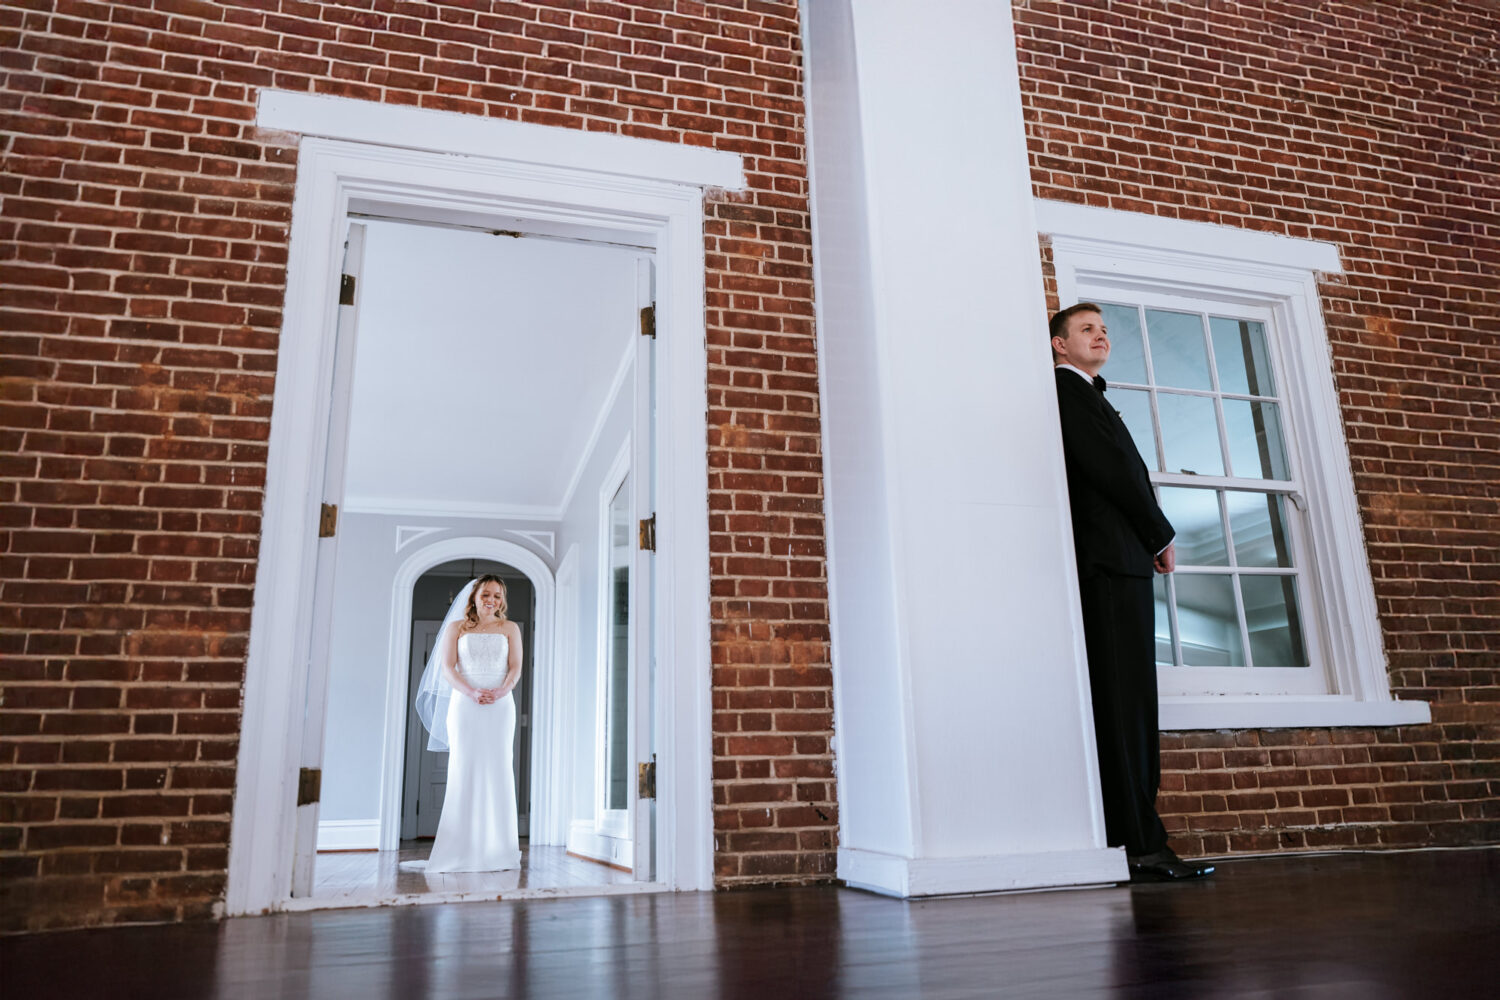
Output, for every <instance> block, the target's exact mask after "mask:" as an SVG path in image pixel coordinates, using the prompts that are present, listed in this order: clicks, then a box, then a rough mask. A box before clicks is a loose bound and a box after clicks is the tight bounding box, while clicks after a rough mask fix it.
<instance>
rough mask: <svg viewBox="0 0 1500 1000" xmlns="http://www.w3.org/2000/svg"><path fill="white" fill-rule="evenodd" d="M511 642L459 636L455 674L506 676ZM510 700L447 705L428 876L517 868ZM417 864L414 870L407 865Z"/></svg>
mask: <svg viewBox="0 0 1500 1000" xmlns="http://www.w3.org/2000/svg"><path fill="white" fill-rule="evenodd" d="M509 655H510V640H508V639H507V638H506V637H505V636H503V635H500V634H498V633H492V632H469V633H465V634H464V635H461V636H459V637H458V669H459V672H460V673H462V674H463V676H464V679H465V680H467V681H468V682H469V683H470V684H472V685H473V686H474V687H477V688H493V687H498V686H499V685H500V682H501V681H503V680H504V679H505V671H506V662H507V660H508V659H509ZM515 734H516V703H515V699H513V698H512V697H511V696H510V695H509V694H507V695H506V696H505V697H504V698H501V699H500V700H499V701H496V702H494V703H493V704H489V705H481V704H479V703H478V702H476V701H474V700H473V699H471V698H465V697H463V696H462V695H460V694H457V693H455V694H454V695H453V697H452V698H451V699H450V700H449V703H448V787H447V790H446V791H445V792H444V795H443V814H442V816H441V817H440V818H439V819H438V829H437V839H436V840H434V841H433V844H432V854H431V855H429V856H428V858H427V865H426V871H427V873H428V874H429V875H432V874H438V873H440V872H493V871H502V870H504V869H507V868H519V867H521V846H520V836H519V834H518V828H517V824H516V782H515V776H514V774H513V773H512V771H511V744H512V742H513V741H514V739H515ZM413 867H415V866H413Z"/></svg>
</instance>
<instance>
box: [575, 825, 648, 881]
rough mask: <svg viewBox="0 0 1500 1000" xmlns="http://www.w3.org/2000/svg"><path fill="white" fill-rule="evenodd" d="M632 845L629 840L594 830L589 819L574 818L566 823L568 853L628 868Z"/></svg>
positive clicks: (631, 857)
mask: <svg viewBox="0 0 1500 1000" xmlns="http://www.w3.org/2000/svg"><path fill="white" fill-rule="evenodd" d="M634 847H635V845H634V844H633V843H632V842H631V841H628V840H621V839H620V838H619V837H609V836H605V835H604V834H602V833H600V832H599V831H597V830H595V829H594V824H593V822H592V821H591V820H586V819H575V820H574V821H573V822H571V823H569V824H568V853H569V854H576V855H578V856H579V857H581V858H590V859H592V860H594V861H602V862H604V863H605V864H607V865H614V866H615V867H616V868H624V869H627V870H630V869H631V868H633V865H632V861H633V860H634Z"/></svg>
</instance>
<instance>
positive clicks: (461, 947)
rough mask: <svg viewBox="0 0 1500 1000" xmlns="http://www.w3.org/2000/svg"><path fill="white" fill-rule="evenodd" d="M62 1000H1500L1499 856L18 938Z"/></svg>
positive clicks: (17, 977) (4, 983)
mask: <svg viewBox="0 0 1500 1000" xmlns="http://www.w3.org/2000/svg"><path fill="white" fill-rule="evenodd" d="M0 995H3V996H5V997H7V998H9V997H15V998H18V1000H19V998H26V1000H33V998H36V1000H42V998H50V997H89V998H115V997H140V998H151V1000H169V998H175V997H194V998H197V997H216V998H218V997H222V998H240V997H278V998H282V997H288V998H289V997H319V998H332V997H356V998H359V1000H387V998H389V1000H396V998H402V1000H404V998H408V997H413V998H415V997H578V998H588V1000H597V998H610V997H631V998H634V997H639V998H651V1000H654V998H658V997H662V998H666V997H672V998H675V997H695V998H696V997H707V998H718V997H724V998H740V997H744V998H756V1000H792V998H801V997H891V998H908V997H933V998H938V997H1059V998H1076V997H1093V996H1122V997H1152V998H1157V997H1193V998H1198V997H1264V998H1282V997H1317V998H1326V997H1332V998H1344V997H1348V998H1357V1000H1379V998H1386V997H1421V998H1443V1000H1453V998H1464V997H1489V998H1493V997H1497V996H1500V850H1473V851H1445V852H1436V851H1434V852H1423V853H1414V854H1383V855H1342V856H1330V857H1316V858H1312V857H1309V858H1268V859H1254V860H1240V861H1232V862H1228V863H1225V864H1223V865H1222V866H1221V867H1220V869H1219V876H1218V877H1217V878H1215V879H1214V880H1212V881H1208V882H1203V883H1193V884H1186V885H1146V886H1134V887H1130V888H1115V889H1090V890H1080V891H1074V892H1050V893H1031V894H1020V895H1009V896H989V897H980V898H968V899H945V900H934V901H928V902H916V903H908V902H902V901H899V900H893V899H885V898H882V897H879V896H873V895H869V894H866V893H862V892H856V891H851V890H847V889H833V888H805V889H768V890H750V891H743V892H733V893H717V894H715V893H691V894H676V895H674V894H661V895H648V896H628V897H612V898H591V899H566V900H547V901H531V902H512V903H458V904H448V905H436V906H408V907H399V908H388V909H371V910H331V911H322V912H315V913H298V914H286V915H281V916H273V917H256V918H243V919H238V920H230V921H226V922H224V923H222V924H218V925H196V926H174V927H140V928H123V929H117V930H99V931H77V932H70V933H62V934H49V935H37V936H33V937H22V938H8V939H3V940H0Z"/></svg>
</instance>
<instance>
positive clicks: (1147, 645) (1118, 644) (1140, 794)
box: [1079, 573, 1167, 854]
mask: <svg viewBox="0 0 1500 1000" xmlns="http://www.w3.org/2000/svg"><path fill="white" fill-rule="evenodd" d="M1079 595H1080V596H1081V597H1082V600H1083V636H1084V642H1085V643H1086V644H1087V646H1088V656H1089V688H1090V690H1091V691H1092V693H1093V699H1094V735H1095V739H1096V741H1097V743H1098V746H1099V778H1100V781H1101V783H1102V784H1103V786H1104V825H1105V831H1106V833H1107V836H1108V839H1109V843H1110V846H1112V847H1116V846H1124V848H1125V851H1126V853H1127V854H1152V853H1154V852H1156V851H1159V850H1161V849H1162V848H1164V847H1166V846H1167V831H1166V829H1165V828H1164V827H1163V826H1162V824H1161V817H1159V816H1158V815H1157V814H1156V792H1157V789H1158V788H1160V787H1161V737H1160V733H1159V731H1158V729H1157V725H1158V721H1157V705H1156V638H1155V627H1154V625H1155V618H1154V616H1155V609H1154V608H1153V606H1152V593H1151V578H1150V577H1139V576H1113V575H1110V574H1107V573H1095V574H1091V575H1089V576H1086V577H1084V578H1083V579H1081V580H1080V581H1079Z"/></svg>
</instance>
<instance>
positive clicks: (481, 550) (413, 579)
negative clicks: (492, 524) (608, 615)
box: [380, 535, 564, 851]
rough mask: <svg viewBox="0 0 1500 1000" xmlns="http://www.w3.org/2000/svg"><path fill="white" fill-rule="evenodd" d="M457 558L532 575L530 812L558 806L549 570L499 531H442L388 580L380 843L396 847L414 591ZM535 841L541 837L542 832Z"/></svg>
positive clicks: (387, 848)
mask: <svg viewBox="0 0 1500 1000" xmlns="http://www.w3.org/2000/svg"><path fill="white" fill-rule="evenodd" d="M454 559H489V560H493V561H494V562H500V563H505V564H506V565H507V566H513V567H515V568H516V569H518V570H520V571H521V572H522V573H523V574H525V576H526V578H527V579H528V580H530V581H531V586H532V590H533V593H535V594H536V614H535V616H534V617H535V621H534V628H533V629H532V635H533V638H532V650H531V673H532V680H531V683H532V688H531V693H532V705H533V709H532V718H534V719H536V720H537V723H538V725H533V726H532V752H531V797H532V815H533V816H536V815H543V816H550V815H551V813H552V811H553V810H555V809H556V808H557V802H558V797H559V793H560V789H558V788H557V787H556V786H555V784H554V783H553V781H552V775H553V772H554V770H555V768H556V763H555V762H554V761H553V760H552V758H551V754H550V747H551V743H550V740H551V730H552V729H553V728H555V727H557V726H560V725H563V724H564V723H563V720H562V719H559V718H557V717H556V715H555V714H554V713H553V711H552V709H551V706H552V704H553V703H554V702H555V700H556V699H555V698H553V697H552V692H553V691H555V690H556V687H557V672H556V670H555V667H554V663H553V657H552V639H553V628H552V621H553V619H552V616H553V613H554V611H553V609H554V607H555V606H556V599H555V596H554V594H555V587H554V581H553V577H552V570H551V569H550V568H549V567H548V566H547V564H546V563H545V562H543V561H542V558H541V556H538V555H537V554H536V553H534V552H532V551H531V550H529V549H526V548H523V547H522V546H520V545H517V544H516V543H515V542H507V541H505V540H504V539H500V538H487V537H484V536H481V535H474V536H470V537H467V538H445V539H443V540H442V541H439V542H433V543H432V544H430V545H426V546H423V547H422V548H419V549H418V550H417V551H415V552H413V553H412V554H411V555H409V556H407V557H406V559H405V561H403V562H402V563H401V566H400V567H399V568H398V569H397V570H396V576H395V579H394V580H393V581H392V582H391V635H390V645H389V655H388V658H387V666H386V679H385V738H384V739H383V740H382V741H381V744H380V745H381V747H382V748H383V753H384V759H383V760H382V762H381V767H380V775H381V778H380V849H381V850H382V851H394V850H396V849H397V848H399V847H400V846H401V789H402V784H403V779H404V777H405V774H406V723H407V712H408V710H409V709H410V708H411V706H410V704H409V703H408V701H407V691H408V690H409V686H410V681H411V599H412V590H413V588H414V587H416V585H417V580H418V579H419V578H420V577H421V576H422V574H423V573H426V572H427V571H428V570H430V569H432V568H433V567H434V566H441V565H442V564H443V563H445V562H449V561H451V560H454ZM533 842H534V843H545V841H543V840H538V841H533Z"/></svg>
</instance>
